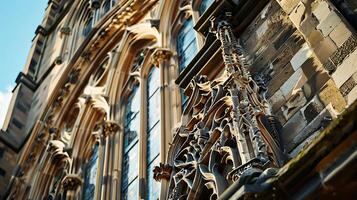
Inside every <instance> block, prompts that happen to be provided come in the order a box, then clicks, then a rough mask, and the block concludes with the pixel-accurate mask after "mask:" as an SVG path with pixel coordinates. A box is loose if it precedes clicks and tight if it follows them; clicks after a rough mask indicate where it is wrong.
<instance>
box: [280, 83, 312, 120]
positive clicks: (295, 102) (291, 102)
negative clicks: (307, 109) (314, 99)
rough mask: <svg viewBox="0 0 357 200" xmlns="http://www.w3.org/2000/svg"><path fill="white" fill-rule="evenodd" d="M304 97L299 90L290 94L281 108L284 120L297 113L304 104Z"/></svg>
mask: <svg viewBox="0 0 357 200" xmlns="http://www.w3.org/2000/svg"><path fill="white" fill-rule="evenodd" d="M306 102H307V101H306V97H305V95H304V92H303V91H302V89H301V88H299V89H296V90H294V91H293V92H292V94H291V96H290V97H289V99H288V100H287V102H286V103H285V105H284V106H283V107H282V109H283V113H284V116H285V118H286V119H290V118H291V116H293V115H294V114H295V113H296V112H297V111H299V110H300V108H301V107H303V106H304V105H305V104H306Z"/></svg>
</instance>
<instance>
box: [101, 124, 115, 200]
mask: <svg viewBox="0 0 357 200" xmlns="http://www.w3.org/2000/svg"><path fill="white" fill-rule="evenodd" d="M118 131H119V125H118V123H116V122H114V121H105V122H104V124H103V132H102V135H101V137H102V138H101V140H102V141H103V144H105V149H104V162H103V175H102V186H101V187H102V188H101V189H102V191H101V199H112V195H113V194H112V193H111V192H112V191H111V190H112V187H111V185H112V181H113V180H112V179H113V177H112V176H113V174H112V172H113V164H114V163H113V161H114V160H115V159H113V158H112V157H113V153H114V152H113V150H114V135H115V133H117V132H118Z"/></svg>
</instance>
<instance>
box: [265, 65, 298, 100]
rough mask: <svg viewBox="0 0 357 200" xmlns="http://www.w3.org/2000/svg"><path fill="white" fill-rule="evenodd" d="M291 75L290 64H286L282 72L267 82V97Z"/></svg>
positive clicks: (292, 71) (292, 70)
mask: <svg viewBox="0 0 357 200" xmlns="http://www.w3.org/2000/svg"><path fill="white" fill-rule="evenodd" d="M292 74H294V69H293V68H292V67H291V64H290V63H288V64H286V66H285V67H284V68H283V69H282V70H280V73H279V74H276V75H275V76H273V78H272V80H271V81H270V82H269V84H268V96H271V95H273V94H274V93H275V92H276V91H277V90H278V89H279V88H280V87H281V86H282V85H283V84H284V83H285V81H286V80H288V79H289V78H290V77H291V75H292Z"/></svg>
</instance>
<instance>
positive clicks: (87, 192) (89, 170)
mask: <svg viewBox="0 0 357 200" xmlns="http://www.w3.org/2000/svg"><path fill="white" fill-rule="evenodd" d="M97 170H98V145H96V146H95V147H94V149H93V153H92V155H91V158H90V159H89V161H88V163H87V165H86V166H85V172H84V198H83V199H84V200H92V199H94V193H95V187H96V185H97Z"/></svg>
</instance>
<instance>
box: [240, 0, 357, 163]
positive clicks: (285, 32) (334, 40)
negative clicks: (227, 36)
mask: <svg viewBox="0 0 357 200" xmlns="http://www.w3.org/2000/svg"><path fill="white" fill-rule="evenodd" d="M239 37H240V40H241V42H242V45H243V46H244V47H245V49H246V50H247V54H248V56H249V62H250V64H251V72H252V73H253V75H259V76H261V77H263V79H264V80H265V81H266V83H267V88H268V91H267V100H268V102H269V104H270V106H271V111H272V114H273V115H275V116H277V117H278V119H279V121H280V122H281V123H282V125H283V130H282V139H283V143H284V146H285V150H286V152H287V153H289V154H290V155H291V156H294V155H296V154H297V153H298V152H299V151H300V150H301V148H303V146H304V145H306V144H307V143H309V142H310V141H311V139H313V138H314V136H316V135H317V134H318V132H319V131H320V130H321V129H322V128H324V127H325V126H326V125H327V124H328V122H329V121H330V120H331V119H332V118H335V117H336V116H337V115H338V114H339V113H341V112H342V111H343V110H344V109H345V108H346V107H347V106H348V105H349V104H351V103H352V102H353V101H354V100H355V99H356V98H357V94H356V93H357V87H356V85H357V81H356V80H357V48H356V47H357V40H356V38H357V37H356V34H355V32H354V30H353V28H351V26H350V25H349V24H348V23H347V22H346V20H345V19H344V17H343V16H342V15H341V14H340V13H339V12H338V10H337V9H336V8H335V7H334V6H333V5H332V4H331V3H330V2H329V1H325V0H315V1H310V0H305V1H298V0H280V1H279V0H272V1H270V2H269V4H268V5H267V6H266V7H265V9H264V10H263V11H262V12H261V13H260V15H259V16H257V18H256V19H255V20H254V21H253V22H252V23H251V24H250V26H249V27H248V28H247V29H246V30H245V31H244V32H243V33H241V34H240V36H239Z"/></svg>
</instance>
